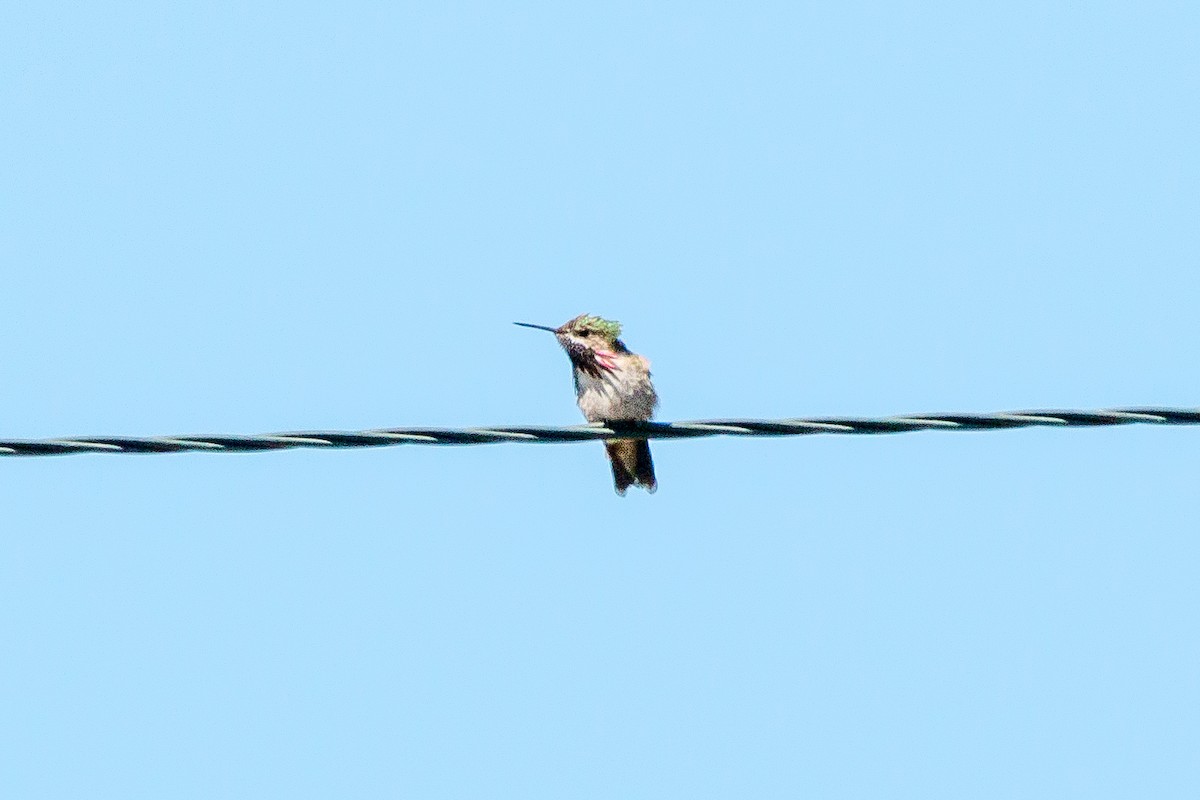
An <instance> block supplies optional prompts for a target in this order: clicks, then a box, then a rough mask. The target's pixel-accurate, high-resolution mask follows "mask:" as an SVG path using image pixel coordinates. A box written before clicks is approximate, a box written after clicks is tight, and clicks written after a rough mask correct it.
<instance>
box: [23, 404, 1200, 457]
mask: <svg viewBox="0 0 1200 800" xmlns="http://www.w3.org/2000/svg"><path fill="white" fill-rule="evenodd" d="M1135 423H1137V424H1140V423H1146V424H1152V425H1196V424H1200V408H1116V409H1103V410H1099V411H1072V410H1066V411H1064V410H1058V411H1016V412H1002V413H995V414H915V415H906V416H895V417H879V418H860V417H814V418H801V419H713V420H695V421H689V422H609V423H606V424H599V423H593V424H589V425H569V426H563V427H546V426H537V425H521V426H504V427H497V428H385V429H380V430H366V431H306V432H295V433H268V434H262V435H258V436H237V435H229V434H217V435H210V436H147V437H140V436H139V437H131V436H85V437H72V438H59V439H0V456H52V455H70V454H76V453H186V452H206V453H252V452H259V451H262V450H288V449H292V448H299V447H304V448H338V447H388V446H393V445H400V444H445V445H452V444H457V445H466V444H494V443H499V442H517V443H540V442H551V443H553V442H590V441H594V440H597V439H601V440H602V439H695V438H699V437H703V436H807V435H811V434H818V433H831V434H878V433H907V432H909V431H926V430H941V431H992V430H1001V429H1005V430H1007V429H1010V428H1031V427H1057V428H1084V427H1096V426H1103V425H1132V424H1135Z"/></svg>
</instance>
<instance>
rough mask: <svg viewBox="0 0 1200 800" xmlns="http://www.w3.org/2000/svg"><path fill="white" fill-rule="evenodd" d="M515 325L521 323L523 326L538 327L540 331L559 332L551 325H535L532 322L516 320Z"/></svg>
mask: <svg viewBox="0 0 1200 800" xmlns="http://www.w3.org/2000/svg"><path fill="white" fill-rule="evenodd" d="M513 325H520V326H521V327H522V328H537V329H538V330H539V331H550V332H551V333H558V330H557V329H556V328H551V327H550V326H549V325H534V324H533V323H532V322H514V323H513Z"/></svg>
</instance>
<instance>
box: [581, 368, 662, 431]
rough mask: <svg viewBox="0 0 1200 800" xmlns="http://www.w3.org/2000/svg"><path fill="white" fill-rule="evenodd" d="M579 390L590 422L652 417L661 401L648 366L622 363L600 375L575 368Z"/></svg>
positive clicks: (585, 417)
mask: <svg viewBox="0 0 1200 800" xmlns="http://www.w3.org/2000/svg"><path fill="white" fill-rule="evenodd" d="M575 393H576V396H577V398H578V401H579V410H580V411H582V412H583V416H584V419H586V420H587V421H588V422H602V421H604V420H618V419H650V417H651V416H653V415H654V408H655V406H657V405H658V395H657V394H655V392H654V385H653V384H652V383H650V375H649V373H648V372H647V371H645V370H644V369H628V368H622V367H621V366H619V367H618V368H617V369H616V370H613V371H611V372H609V371H603V372H601V374H600V375H599V376H598V377H596V376H591V375H588V374H587V373H585V372H581V371H580V370H575Z"/></svg>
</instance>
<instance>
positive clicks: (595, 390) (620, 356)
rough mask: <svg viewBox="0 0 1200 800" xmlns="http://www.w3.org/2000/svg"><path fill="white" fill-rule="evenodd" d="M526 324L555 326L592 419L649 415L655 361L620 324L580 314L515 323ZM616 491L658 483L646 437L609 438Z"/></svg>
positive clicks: (583, 407)
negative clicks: (625, 338)
mask: <svg viewBox="0 0 1200 800" xmlns="http://www.w3.org/2000/svg"><path fill="white" fill-rule="evenodd" d="M513 324H514V325H520V326H522V327H525V328H537V329H538V330H543V331H550V332H551V333H553V334H554V335H555V337H557V339H558V343H559V344H560V345H562V348H563V350H566V351H567V357H568V358H570V359H571V371H572V373H573V374H574V378H575V401H576V402H577V403H578V404H579V410H580V411H582V412H583V416H584V418H585V419H586V420H587V421H588V422H617V421H620V420H648V419H650V417H652V416H653V415H654V408H655V407H656V406H657V405H658V395H657V394H656V393H655V391H654V384H652V383H651V382H650V361H649V359H647V358H646V357H644V356H639V355H638V354H637V353H634V352H631V351H630V350H629V348H628V347H626V346H625V343H624V342H622V341H621V340H620V338H619V337H620V335H621V323H619V322H615V321H613V320H609V319H603V318H602V317H595V316H592V315H591V314H580V315H579V316H578V317H575V318H574V319H572V320H569V321H567V322H564V323H563V324H562V325H559V326H558V327H557V328H551V327H550V326H549V325H534V324H532V323H529V322H514V323H513ZM604 449H605V450H606V451H607V452H608V460H609V461H610V462H611V463H612V472H613V484H614V486H615V487H616V490H617V494H619V495H621V496H624V495H625V490H626V489H628V488H629V487H630V486H632V485H634V484H637V485H638V486H641V487H642V488H643V489H645V490H646V491H648V492H653V491H654V490H655V489H657V488H658V481H657V480H655V478H654V461H653V460H652V459H651V458H650V444H649V442H647V441H646V440H645V439H606V440H605V442H604Z"/></svg>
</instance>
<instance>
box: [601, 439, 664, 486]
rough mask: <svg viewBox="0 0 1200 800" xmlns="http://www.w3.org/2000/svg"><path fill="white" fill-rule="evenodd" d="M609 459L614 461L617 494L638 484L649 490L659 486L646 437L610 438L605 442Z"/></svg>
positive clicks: (613, 469)
mask: <svg viewBox="0 0 1200 800" xmlns="http://www.w3.org/2000/svg"><path fill="white" fill-rule="evenodd" d="M604 449H605V450H607V451H608V460H609V461H610V462H612V471H613V484H614V485H615V486H616V489H617V494H619V495H624V494H625V490H626V489H628V488H629V487H630V486H633V485H634V484H637V485H638V486H641V487H642V488H643V489H645V490H646V491H647V492H653V491H654V490H655V489H657V488H658V481H657V480H656V479H655V478H654V459H652V458H651V457H650V443H649V442H647V441H646V440H645V439H610V440H608V441H606V442H605V443H604Z"/></svg>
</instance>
